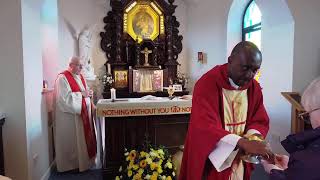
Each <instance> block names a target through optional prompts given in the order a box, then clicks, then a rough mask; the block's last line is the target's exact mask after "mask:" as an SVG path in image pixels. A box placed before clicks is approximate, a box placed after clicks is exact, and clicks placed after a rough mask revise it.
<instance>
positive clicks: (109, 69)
mask: <svg viewBox="0 0 320 180" xmlns="http://www.w3.org/2000/svg"><path fill="white" fill-rule="evenodd" d="M107 67H108V74H111V65H110V64H109V63H108V64H107Z"/></svg>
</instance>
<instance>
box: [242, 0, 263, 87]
mask: <svg viewBox="0 0 320 180" xmlns="http://www.w3.org/2000/svg"><path fill="white" fill-rule="evenodd" d="M242 40H243V41H250V42H253V43H254V44H255V45H257V46H258V48H259V49H260V50H261V12H260V9H259V7H258V6H257V4H256V3H255V2H254V0H252V1H250V2H249V4H248V6H247V8H246V9H245V12H244V16H243V27H242ZM260 76H261V69H259V71H258V72H257V74H256V76H255V77H254V78H255V79H256V80H257V81H259V78H260Z"/></svg>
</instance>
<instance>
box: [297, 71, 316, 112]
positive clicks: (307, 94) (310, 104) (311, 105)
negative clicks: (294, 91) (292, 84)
mask: <svg viewBox="0 0 320 180" xmlns="http://www.w3.org/2000/svg"><path fill="white" fill-rule="evenodd" d="M301 104H302V106H303V107H304V108H305V110H306V111H310V110H313V109H316V108H320V77H318V78H317V79H315V80H314V81H312V82H311V83H310V85H309V86H308V87H307V88H306V90H305V91H304V92H303V94H302V98H301Z"/></svg>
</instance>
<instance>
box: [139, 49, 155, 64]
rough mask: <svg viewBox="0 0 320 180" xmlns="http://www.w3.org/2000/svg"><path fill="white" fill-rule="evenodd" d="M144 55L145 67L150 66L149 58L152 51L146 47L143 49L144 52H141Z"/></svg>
mask: <svg viewBox="0 0 320 180" xmlns="http://www.w3.org/2000/svg"><path fill="white" fill-rule="evenodd" d="M141 53H142V54H144V64H143V66H150V64H149V62H148V57H149V54H151V53H152V51H151V50H149V49H148V48H147V47H145V48H144V49H143V51H141Z"/></svg>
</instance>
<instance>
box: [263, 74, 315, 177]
mask: <svg viewBox="0 0 320 180" xmlns="http://www.w3.org/2000/svg"><path fill="white" fill-rule="evenodd" d="M301 104H302V106H303V107H304V109H305V111H306V112H304V113H301V114H300V115H299V116H300V119H301V120H304V121H310V122H311V125H312V128H313V129H312V130H308V131H305V132H301V133H297V134H292V135H289V136H288V137H287V138H286V139H285V140H283V141H282V142H281V144H282V146H283V147H284V148H285V150H286V151H287V152H288V153H289V154H290V158H289V157H288V156H286V155H276V158H275V159H276V161H275V162H276V163H275V164H270V163H268V162H266V161H263V162H262V164H263V166H264V169H265V171H266V172H267V173H269V174H270V176H269V177H270V179H271V180H301V179H303V180H318V179H320V168H319V162H320V78H317V79H316V80H314V81H313V82H312V83H311V84H310V85H309V86H308V87H307V89H306V90H305V91H304V93H303V95H302V98H301Z"/></svg>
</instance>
